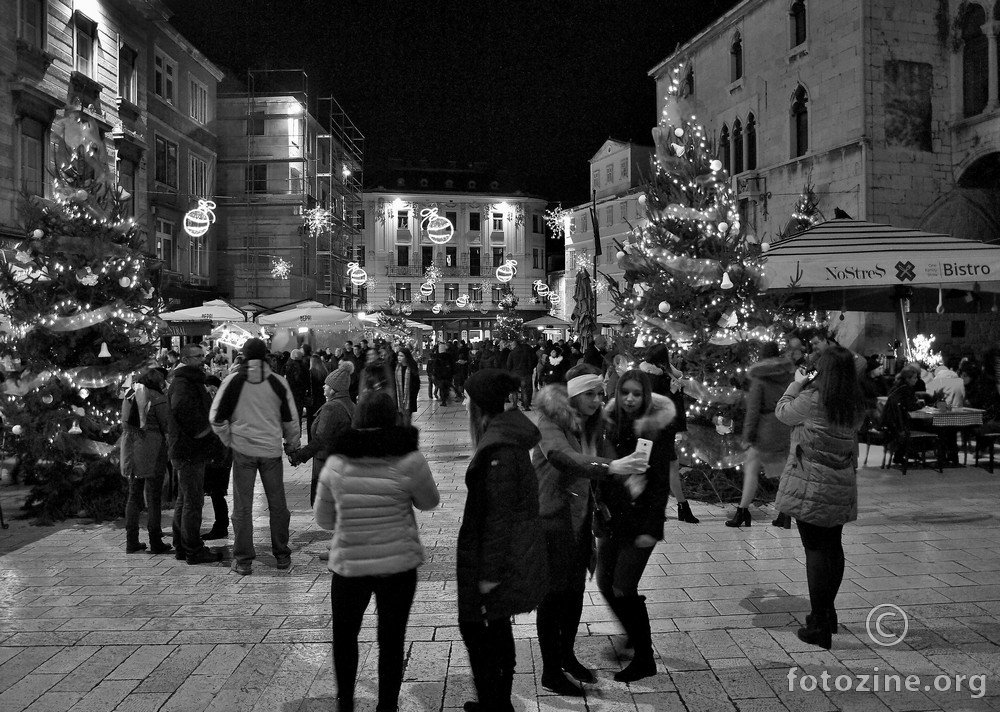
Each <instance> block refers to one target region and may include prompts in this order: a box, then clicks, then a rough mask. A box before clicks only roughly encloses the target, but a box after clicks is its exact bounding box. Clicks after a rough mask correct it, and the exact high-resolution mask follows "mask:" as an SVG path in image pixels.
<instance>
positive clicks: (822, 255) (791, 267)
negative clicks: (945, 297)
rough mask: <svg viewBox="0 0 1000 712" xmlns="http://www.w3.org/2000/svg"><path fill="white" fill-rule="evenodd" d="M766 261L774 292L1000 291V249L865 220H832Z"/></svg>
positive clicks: (773, 250) (777, 248) (776, 248)
mask: <svg viewBox="0 0 1000 712" xmlns="http://www.w3.org/2000/svg"><path fill="white" fill-rule="evenodd" d="M764 257H765V263H764V278H765V279H764V281H765V284H766V285H767V286H768V287H769V288H770V289H787V290H792V291H810V290H831V289H855V288H865V287H881V286H894V285H903V286H914V287H928V286H942V287H948V288H953V289H969V290H971V289H975V288H978V289H982V290H984V291H1000V247H996V246H992V245H986V244H983V243H982V242H976V241H973V240H962V239H959V238H956V237H951V236H949V235H940V234H935V233H929V232H921V231H920V230H911V229H908V228H898V227H893V226H892V225H879V224H876V223H869V222H864V221H863V220H828V221H827V222H824V223H820V224H819V225H816V226H814V227H812V228H809V229H808V230H805V231H804V232H801V233H799V234H798V235H796V236H794V237H792V238H789V239H788V240H783V241H781V242H778V243H776V244H774V245H772V246H771V247H770V249H768V250H767V251H766V252H765V253H764Z"/></svg>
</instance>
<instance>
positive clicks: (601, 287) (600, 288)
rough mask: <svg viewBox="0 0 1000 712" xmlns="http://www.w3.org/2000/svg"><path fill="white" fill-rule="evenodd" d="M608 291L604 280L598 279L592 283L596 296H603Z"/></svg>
mask: <svg viewBox="0 0 1000 712" xmlns="http://www.w3.org/2000/svg"><path fill="white" fill-rule="evenodd" d="M607 291H608V283H607V281H606V280H603V279H598V280H597V281H595V282H594V292H596V293H597V294H598V295H601V294H605V293H606V292H607Z"/></svg>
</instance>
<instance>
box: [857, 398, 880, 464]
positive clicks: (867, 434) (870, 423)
mask: <svg viewBox="0 0 1000 712" xmlns="http://www.w3.org/2000/svg"><path fill="white" fill-rule="evenodd" d="M886 439H887V438H886V433H885V430H884V429H883V428H882V414H881V412H880V411H879V410H875V409H872V410H869V411H868V413H867V414H866V415H865V422H864V425H862V426H861V430H859V431H858V442H859V443H864V444H865V461H864V462H863V463H862V467H867V466H868V454H869V453H870V452H871V450H872V445H880V446H882V447H885V444H886ZM882 460H883V464H882V467H883V468H884V467H885V462H884V461H885V454H884V453H883V455H882Z"/></svg>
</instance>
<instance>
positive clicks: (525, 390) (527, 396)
mask: <svg viewBox="0 0 1000 712" xmlns="http://www.w3.org/2000/svg"><path fill="white" fill-rule="evenodd" d="M518 375H519V376H520V377H521V391H520V395H521V407H523V408H530V407H531V395H532V392H531V374H530V373H523V374H518Z"/></svg>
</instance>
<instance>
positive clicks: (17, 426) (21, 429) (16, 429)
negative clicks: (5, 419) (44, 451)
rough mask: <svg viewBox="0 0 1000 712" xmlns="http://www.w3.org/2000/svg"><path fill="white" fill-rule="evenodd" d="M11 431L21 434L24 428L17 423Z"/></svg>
mask: <svg viewBox="0 0 1000 712" xmlns="http://www.w3.org/2000/svg"><path fill="white" fill-rule="evenodd" d="M10 432H12V433H13V434H14V435H20V434H21V433H23V432H24V428H22V427H21V426H20V425H15V426H14V427H13V428H11V429H10Z"/></svg>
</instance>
